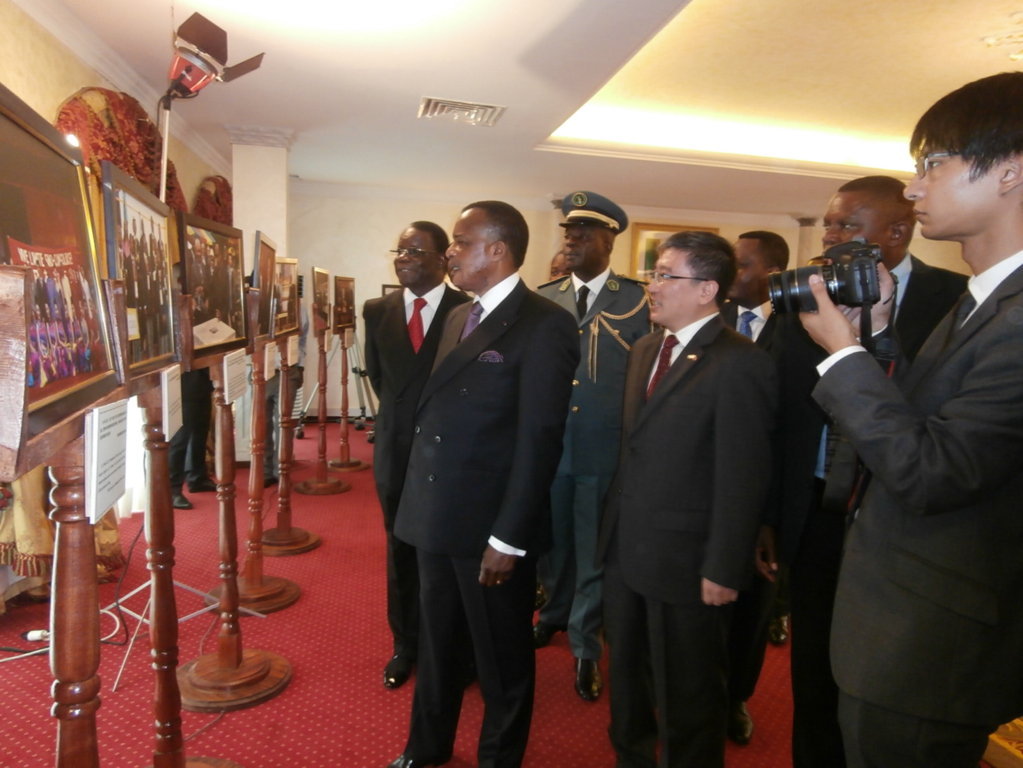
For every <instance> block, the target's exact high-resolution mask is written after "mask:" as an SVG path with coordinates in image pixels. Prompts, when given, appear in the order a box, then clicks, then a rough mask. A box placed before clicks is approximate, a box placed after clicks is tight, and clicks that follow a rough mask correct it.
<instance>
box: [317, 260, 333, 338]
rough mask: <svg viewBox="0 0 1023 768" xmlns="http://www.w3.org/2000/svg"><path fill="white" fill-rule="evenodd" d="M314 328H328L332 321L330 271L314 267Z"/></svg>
mask: <svg viewBox="0 0 1023 768" xmlns="http://www.w3.org/2000/svg"><path fill="white" fill-rule="evenodd" d="M313 319H314V321H315V323H314V325H313V328H315V329H317V330H319V329H320V328H326V327H327V324H328V323H329V322H330V272H328V271H327V270H325V269H320V268H319V267H313Z"/></svg>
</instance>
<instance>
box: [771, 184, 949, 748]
mask: <svg viewBox="0 0 1023 768" xmlns="http://www.w3.org/2000/svg"><path fill="white" fill-rule="evenodd" d="M904 190H905V185H904V184H903V183H902V182H901V181H899V180H898V179H894V178H891V177H889V176H867V177H864V178H860V179H855V180H853V181H850V182H848V183H846V184H843V185H842V186H841V187H839V189H838V192H837V193H836V194H835V195H834V196H833V197H832V198H831V200H830V202H829V203H828V208H827V211H826V212H825V214H824V237H823V245H824V246H825V248H827V247H831V246H833V245H837V244H839V243H845V242H848V241H850V240H852V239H853V238H854V237H861V238H863V239H864V240H865V241H866V242H868V243H877V244H878V245H879V246H880V248H881V256H882V261H883V263H884V264H885V266H886V267H887V268H888V269H890V270H891V271H892V272H893V274H896V275H898V276H899V290H898V291H897V292H896V294H895V307H896V310H895V311H896V320H895V324H894V328H895V335H896V336H897V337H898V338H899V342H900V346H901V349H902V354H903V357H904V358H905V360H904V361H903V362H904V364H908V362H909V361H912V359H913V357H914V356H915V355H916V352H917V350H918V349H919V347H920V344H921V343H922V341H923V339H925V338H926V337H927V334H928V333H929V332H930V331H931V330H932V329H933V328H934V326H935V325H936V324H937V323H938V321H939V320H940V319H941V317H942V316H943V315H944V314H945V313H946V312H948V310H949V309H950V308H951V307H952V305H953V304H954V303H955V301H956V300H957V299H958V297H959V296H960V295H961V294H962V292H963V290H964V289H965V287H966V277H965V276H964V275H960V274H956V273H954V272H949V271H948V270H944V269H938V268H936V267H930V266H928V265H926V264H924V263H923V262H921V261H920V260H919V259H916V258H915V257H913V256H911V255H909V244H910V241H911V239H912V236H913V225H914V219H913V210H912V204H911V203H910V202H909V201H908V200H906V198H905V196H904V195H903V192H904ZM875 328H877V329H878V330H880V328H879V327H878V326H875ZM782 355H783V357H784V359H783V364H782V378H781V392H782V395H781V408H782V413H783V414H784V418H783V419H782V420H781V429H782V433H781V436H780V444H781V446H782V447H781V450H780V455H781V457H782V468H781V472H782V476H781V478H780V481H779V482H780V488H781V494H782V497H781V502H780V506H779V507H778V510H780V517H779V518H778V519H777V521H776V522H777V525H778V527H779V529H780V530H779V535H780V537H781V542H780V547H781V549H780V552H779V556H780V558H781V559H782V561H784V562H786V563H788V564H789V566H790V567H789V574H790V577H791V580H790V595H791V613H792V649H791V673H792V703H793V711H792V760H793V765H794V767H795V768H818V767H819V766H821V765H827V766H835V767H836V768H841V766H843V765H844V758H843V748H842V735H841V731H840V729H839V724H838V686H837V685H836V683H835V680H834V677H833V676H832V673H831V664H830V659H829V654H828V647H829V644H830V637H831V622H832V609H833V605H834V598H835V588H836V585H837V583H838V569H839V563H840V561H841V555H842V543H843V539H844V537H845V529H846V521H845V517H846V513H847V507H848V503H849V498H850V496H851V495H852V491H853V481H854V479H855V467H856V455H855V450H854V449H853V448H852V446H851V445H849V444H848V442H847V441H845V440H844V438H843V437H842V435H841V430H835V429H834V428H833V427H831V426H830V425H829V426H828V430H827V431H825V429H824V428H825V423H826V420H825V414H824V412H823V411H822V410H821V409H820V408H819V407H818V406H817V404H816V403H815V402H814V401H813V400H812V398H811V397H810V392H811V390H812V389H813V387H814V386H815V384H816V382H817V371H816V365H817V364H818V363H819V362H820V361H821V360H822V359H823V358H824V352H823V351H822V350H821V349H820V347H818V346H817V345H816V344H814V343H813V342H812V341H811V340H810V339H809V338H808V337H807V335H806V334H805V333H803V332H802V329H800V328H798V327H796V328H794V329H792V331H791V333H786V339H785V342H784V349H783V350H782ZM768 548H769V549H773V547H772V546H771V545H770V544H769V545H768Z"/></svg>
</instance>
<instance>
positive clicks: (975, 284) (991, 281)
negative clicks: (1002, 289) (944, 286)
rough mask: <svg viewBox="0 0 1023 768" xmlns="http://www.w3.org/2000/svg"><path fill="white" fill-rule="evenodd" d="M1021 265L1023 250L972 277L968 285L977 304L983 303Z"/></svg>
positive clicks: (1022, 263)
mask: <svg viewBox="0 0 1023 768" xmlns="http://www.w3.org/2000/svg"><path fill="white" fill-rule="evenodd" d="M1021 266H1023V251H1019V252H1018V253H1014V254H1013V255H1012V256H1009V257H1008V258H1005V259H1002V260H1001V261H1000V262H998V263H997V264H995V265H994V266H993V267H988V268H987V269H985V270H984V271H983V272H981V273H980V274H979V275H974V276H973V277H971V278H970V280H969V282H968V283H967V284H966V287H967V289H968V290H969V291H970V294H971V295H972V296H973V298H974V299H976V300H977V306H978V307H979V306H980V305H981V304H983V303H984V300H985V299H986V298H987V297H988V296H990V295H991V294H992V293H994V292H995V289H996V288H998V286H999V285H1001V284H1002V281H1003V280H1005V278H1007V277H1008V276H1009V275H1011V274H1012V273H1013V272H1015V271H1016V270H1017V269H1019V268H1020V267H1021Z"/></svg>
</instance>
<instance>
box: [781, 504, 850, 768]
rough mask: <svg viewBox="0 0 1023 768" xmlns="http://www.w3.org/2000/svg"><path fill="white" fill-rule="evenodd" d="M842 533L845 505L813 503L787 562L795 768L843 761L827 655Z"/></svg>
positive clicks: (834, 766)
mask: <svg viewBox="0 0 1023 768" xmlns="http://www.w3.org/2000/svg"><path fill="white" fill-rule="evenodd" d="M844 538H845V515H844V510H840V509H824V508H822V507H821V506H820V504H817V505H816V508H815V509H812V510H810V514H809V515H808V516H807V519H806V525H805V526H804V528H803V535H802V538H801V539H800V544H799V549H798V551H797V552H796V554H795V556H794V557H793V559H792V563H791V564H790V569H789V575H790V582H789V588H790V592H789V595H790V601H791V603H790V606H791V629H792V646H791V669H792V765H793V768H843V766H845V756H844V751H843V748H842V733H841V730H840V729H839V726H838V686H837V685H836V684H835V678H834V675H833V674H832V672H831V655H830V645H831V617H832V614H833V613H834V606H835V590H836V588H837V586H838V571H839V567H840V565H841V561H842V542H843V539H844Z"/></svg>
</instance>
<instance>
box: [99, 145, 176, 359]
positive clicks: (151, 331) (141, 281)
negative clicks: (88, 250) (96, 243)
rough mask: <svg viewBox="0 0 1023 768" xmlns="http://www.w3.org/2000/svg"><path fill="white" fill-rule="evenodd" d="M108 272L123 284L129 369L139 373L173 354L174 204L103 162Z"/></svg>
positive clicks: (172, 357)
mask: <svg viewBox="0 0 1023 768" xmlns="http://www.w3.org/2000/svg"><path fill="white" fill-rule="evenodd" d="M103 211H104V216H103V220H104V224H105V228H106V232H105V233H104V234H105V235H106V245H107V248H106V251H107V274H108V275H109V276H110V277H111V278H114V279H117V280H121V281H123V282H124V297H125V307H126V313H127V316H128V318H127V319H128V339H127V348H128V350H127V352H128V370H129V374H130V375H135V376H137V375H141V374H144V373H147V372H149V371H153V370H156V369H157V368H162V367H163V366H165V365H167V364H168V363H169V362H171V361H173V360H174V358H175V354H176V352H175V334H174V301H173V299H172V296H173V294H174V286H172V285H171V275H172V270H173V266H172V265H173V264H174V262H175V261H177V258H176V257H175V254H174V253H172V251H175V250H176V249H174V248H173V247H172V245H173V241H172V240H171V236H170V233H171V229H170V208H169V207H168V206H166V205H164V204H163V203H162V202H160V200H159V198H157V197H156V196H155V195H153V194H152V193H151V192H150V191H149V190H148V189H146V188H145V187H144V186H143V185H142V184H140V183H138V182H137V181H136V180H135V179H133V178H131V177H130V176H129V175H128V174H126V173H125V172H124V171H122V170H121V169H120V168H118V167H117V166H115V165H113V164H112V163H109V162H107V161H106V160H104V161H103Z"/></svg>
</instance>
